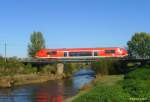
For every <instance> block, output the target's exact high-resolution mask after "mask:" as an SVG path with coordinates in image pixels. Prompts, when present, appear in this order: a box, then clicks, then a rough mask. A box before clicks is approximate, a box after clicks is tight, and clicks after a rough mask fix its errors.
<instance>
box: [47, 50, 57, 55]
mask: <svg viewBox="0 0 150 102" xmlns="http://www.w3.org/2000/svg"><path fill="white" fill-rule="evenodd" d="M47 54H48V55H56V54H57V52H56V51H50V52H47Z"/></svg>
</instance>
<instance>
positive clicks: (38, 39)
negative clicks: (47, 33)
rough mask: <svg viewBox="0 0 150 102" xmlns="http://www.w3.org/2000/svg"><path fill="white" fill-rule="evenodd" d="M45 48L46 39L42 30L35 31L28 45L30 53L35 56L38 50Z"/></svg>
mask: <svg viewBox="0 0 150 102" xmlns="http://www.w3.org/2000/svg"><path fill="white" fill-rule="evenodd" d="M43 48H45V40H44V37H43V35H42V33H41V32H33V33H32V35H31V38H30V43H29V45H28V55H29V56H30V57H34V56H35V54H36V52H37V51H39V50H40V49H43Z"/></svg>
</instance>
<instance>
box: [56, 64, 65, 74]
mask: <svg viewBox="0 0 150 102" xmlns="http://www.w3.org/2000/svg"><path fill="white" fill-rule="evenodd" d="M63 72H64V64H63V63H57V74H58V75H62V74H63Z"/></svg>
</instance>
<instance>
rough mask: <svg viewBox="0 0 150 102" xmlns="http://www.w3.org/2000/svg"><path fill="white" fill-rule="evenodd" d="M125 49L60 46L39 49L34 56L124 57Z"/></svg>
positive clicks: (49, 57)
mask: <svg viewBox="0 0 150 102" xmlns="http://www.w3.org/2000/svg"><path fill="white" fill-rule="evenodd" d="M127 55H128V53H127V51H126V49H124V48H119V47H110V48H61V49H41V50H40V51H38V52H37V53H36V56H35V57H36V58H42V59H97V58H105V57H120V58H122V57H125V56H127Z"/></svg>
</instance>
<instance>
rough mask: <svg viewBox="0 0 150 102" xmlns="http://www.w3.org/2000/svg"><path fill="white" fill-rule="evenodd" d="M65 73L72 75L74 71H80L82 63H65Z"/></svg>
mask: <svg viewBox="0 0 150 102" xmlns="http://www.w3.org/2000/svg"><path fill="white" fill-rule="evenodd" d="M64 66H65V71H64V72H65V74H66V75H67V76H70V75H72V74H73V73H74V72H76V71H78V70H79V69H80V67H81V65H80V64H78V63H65V65H64Z"/></svg>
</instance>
